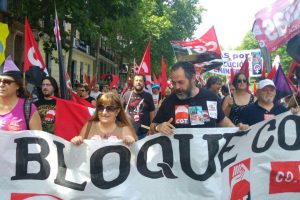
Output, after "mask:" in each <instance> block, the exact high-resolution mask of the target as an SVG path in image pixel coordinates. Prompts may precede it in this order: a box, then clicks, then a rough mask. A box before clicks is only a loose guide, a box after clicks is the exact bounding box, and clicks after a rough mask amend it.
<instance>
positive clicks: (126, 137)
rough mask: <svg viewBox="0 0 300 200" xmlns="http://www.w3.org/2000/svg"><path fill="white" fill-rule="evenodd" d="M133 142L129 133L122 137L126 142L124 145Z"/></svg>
mask: <svg viewBox="0 0 300 200" xmlns="http://www.w3.org/2000/svg"><path fill="white" fill-rule="evenodd" d="M134 142H135V139H134V137H132V136H130V135H127V136H125V137H124V139H123V143H124V144H126V145H131V144H133V143H134Z"/></svg>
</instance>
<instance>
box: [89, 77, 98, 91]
mask: <svg viewBox="0 0 300 200" xmlns="http://www.w3.org/2000/svg"><path fill="white" fill-rule="evenodd" d="M95 81H96V74H94V76H93V78H92V80H91V82H90V83H89V88H90V89H92V88H93V85H94V83H95Z"/></svg>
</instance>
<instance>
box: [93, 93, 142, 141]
mask: <svg viewBox="0 0 300 200" xmlns="http://www.w3.org/2000/svg"><path fill="white" fill-rule="evenodd" d="M100 105H112V106H114V107H115V108H117V109H119V110H120V111H119V113H118V115H117V117H116V124H117V125H118V126H120V127H124V126H129V128H130V129H131V130H132V132H133V133H135V131H134V129H133V127H132V125H131V123H130V121H129V119H128V117H127V115H126V113H125V110H124V108H123V106H122V103H121V100H120V97H119V95H117V94H116V93H114V92H106V93H104V94H102V95H101V97H100V98H98V100H97V104H96V110H95V113H94V115H93V116H92V117H91V119H89V121H91V122H92V121H100V119H99V116H98V112H99V106H100ZM134 137H135V138H137V136H136V134H135V135H134Z"/></svg>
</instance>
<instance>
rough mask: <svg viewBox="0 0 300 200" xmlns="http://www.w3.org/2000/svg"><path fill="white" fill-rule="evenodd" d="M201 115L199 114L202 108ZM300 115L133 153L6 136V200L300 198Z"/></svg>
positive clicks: (157, 139) (147, 145)
mask: <svg viewBox="0 0 300 200" xmlns="http://www.w3.org/2000/svg"><path fill="white" fill-rule="evenodd" d="M197 112H198V111H197ZM299 151H300V116H298V115H291V113H290V112H286V113H283V114H281V115H279V116H276V117H275V118H271V119H268V120H266V121H263V122H260V123H258V124H256V125H254V126H252V127H251V129H250V130H248V131H243V132H237V129H236V128H205V129H204V128H203V129H177V130H176V131H175V134H174V135H172V136H164V135H160V134H156V135H152V136H148V137H146V138H145V139H143V140H140V141H138V142H136V143H135V144H133V145H132V146H131V147H130V148H129V147H127V146H124V145H123V143H121V142H120V141H111V140H100V139H99V137H98V138H97V139H94V140H86V141H84V143H83V144H82V145H80V146H75V145H71V144H70V143H69V142H67V141H65V140H63V139H62V138H59V137H57V136H54V135H51V134H48V133H45V132H41V131H23V132H5V131H2V132H1V134H0V160H1V162H0V182H1V187H0V194H1V199H5V200H6V199H11V200H18V199H130V200H131V199H135V200H136V199H143V200H148V199H149V200H150V199H158V200H160V199H161V200H165V199H173V200H182V199H189V200H194V199H195V200H196V199H197V200H198V199H205V200H207V199H208V200H228V199H230V200H238V199H255V200H265V199H271V200H282V199H300V190H299V184H300V173H299V167H300V159H299V153H300V152H299Z"/></svg>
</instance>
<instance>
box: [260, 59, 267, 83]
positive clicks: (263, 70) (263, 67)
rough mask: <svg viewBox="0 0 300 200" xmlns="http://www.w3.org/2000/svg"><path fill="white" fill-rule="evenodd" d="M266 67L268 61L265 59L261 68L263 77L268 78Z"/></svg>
mask: <svg viewBox="0 0 300 200" xmlns="http://www.w3.org/2000/svg"><path fill="white" fill-rule="evenodd" d="M266 68H267V63H266V61H264V63H263V66H262V69H261V79H266Z"/></svg>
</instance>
